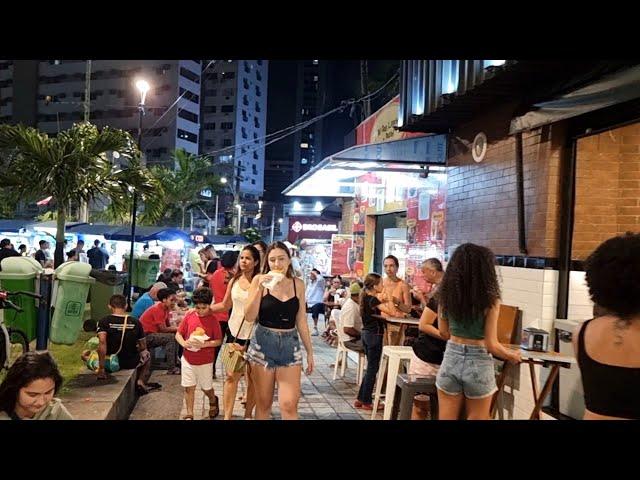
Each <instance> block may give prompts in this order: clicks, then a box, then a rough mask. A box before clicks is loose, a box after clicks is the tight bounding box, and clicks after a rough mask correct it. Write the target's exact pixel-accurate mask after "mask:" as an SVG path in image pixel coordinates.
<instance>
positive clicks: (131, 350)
mask: <svg viewBox="0 0 640 480" xmlns="http://www.w3.org/2000/svg"><path fill="white" fill-rule="evenodd" d="M126 306H127V300H126V298H125V297H124V295H113V296H112V297H111V298H110V299H109V310H111V315H109V316H107V317H104V318H103V319H102V320H100V321H99V322H98V339H99V340H100V346H99V347H98V356H99V358H100V365H99V367H98V379H105V378H107V375H106V372H105V369H104V361H105V357H106V356H107V355H113V354H115V353H117V354H118V361H119V363H120V368H121V369H123V370H125V369H133V368H135V369H137V381H136V391H137V392H138V394H139V395H145V394H147V393H149V391H151V390H154V389H157V388H160V386H161V385H160V384H159V383H147V380H148V379H149V375H150V372H151V355H150V353H149V351H148V350H147V344H146V340H145V334H144V331H143V329H142V325H141V324H140V322H138V320H137V319H136V318H135V317H132V316H130V315H128V314H127V312H126V311H125V308H126ZM125 318H126V329H125ZM123 331H124V334H123ZM123 335H124V337H123ZM120 345H122V347H120Z"/></svg>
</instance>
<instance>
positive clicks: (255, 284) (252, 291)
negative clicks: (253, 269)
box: [244, 274, 271, 323]
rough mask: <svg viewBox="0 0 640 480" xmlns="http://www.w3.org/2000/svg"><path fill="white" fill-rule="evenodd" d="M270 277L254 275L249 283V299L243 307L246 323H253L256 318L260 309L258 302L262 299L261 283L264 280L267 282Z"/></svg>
mask: <svg viewBox="0 0 640 480" xmlns="http://www.w3.org/2000/svg"><path fill="white" fill-rule="evenodd" d="M270 279H271V275H268V274H267V275H256V276H255V277H253V280H252V281H251V287H249V298H247V303H246V305H245V307H244V320H245V322H248V323H253V322H255V321H256V318H257V317H258V310H259V309H260V300H261V298H262V292H263V290H264V287H263V286H262V282H263V281H264V280H267V281H269V280H270Z"/></svg>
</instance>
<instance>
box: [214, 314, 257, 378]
mask: <svg viewBox="0 0 640 480" xmlns="http://www.w3.org/2000/svg"><path fill="white" fill-rule="evenodd" d="M243 325H244V318H243V319H242V322H241V323H240V328H239V329H238V335H240V332H241V331H242V326H243ZM252 332H253V328H252ZM249 338H251V333H250V334H249ZM220 356H221V357H222V365H224V368H225V370H226V371H227V372H230V373H239V372H242V370H243V369H244V367H245V365H246V364H247V360H246V359H245V357H244V352H243V351H242V350H236V349H235V348H233V343H231V342H227V343H225V344H224V345H222V348H221V349H220Z"/></svg>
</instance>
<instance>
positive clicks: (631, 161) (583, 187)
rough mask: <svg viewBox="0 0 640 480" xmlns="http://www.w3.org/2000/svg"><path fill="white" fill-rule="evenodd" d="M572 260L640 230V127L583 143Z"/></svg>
mask: <svg viewBox="0 0 640 480" xmlns="http://www.w3.org/2000/svg"><path fill="white" fill-rule="evenodd" d="M576 162H577V164H576V209H575V223H574V227H573V245H572V257H573V259H574V260H584V259H586V258H587V257H588V256H589V254H590V253H591V252H592V251H593V250H594V249H595V248H596V247H597V246H598V245H599V244H600V243H602V242H603V241H604V240H606V239H607V238H610V237H613V236H615V235H618V234H620V233H624V232H626V231H635V232H637V231H638V230H640V228H639V227H640V123H636V124H633V125H628V126H626V127H621V128H618V129H615V130H609V131H606V132H603V133H601V134H599V135H593V136H590V137H586V138H582V139H580V140H579V141H578V149H577V157H576Z"/></svg>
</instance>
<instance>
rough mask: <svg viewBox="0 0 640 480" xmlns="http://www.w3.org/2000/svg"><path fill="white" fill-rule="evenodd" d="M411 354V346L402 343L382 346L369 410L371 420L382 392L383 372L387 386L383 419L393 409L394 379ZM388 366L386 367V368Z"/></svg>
mask: <svg viewBox="0 0 640 480" xmlns="http://www.w3.org/2000/svg"><path fill="white" fill-rule="evenodd" d="M412 354H413V348H412V347H405V346H402V345H386V346H384V347H382V359H381V360H380V368H379V369H378V377H377V379H376V393H375V395H374V398H373V411H372V412H371V420H375V418H376V413H377V411H378V404H379V403H380V396H381V394H382V381H383V380H384V374H385V373H386V374H387V388H386V390H385V395H384V402H385V403H384V413H383V416H382V419H383V420H389V419H390V418H391V411H392V409H393V398H394V397H395V394H396V379H397V377H398V374H399V373H400V368H401V366H402V364H403V363H404V362H407V361H410V360H411V355H412ZM387 366H388V368H387Z"/></svg>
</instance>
